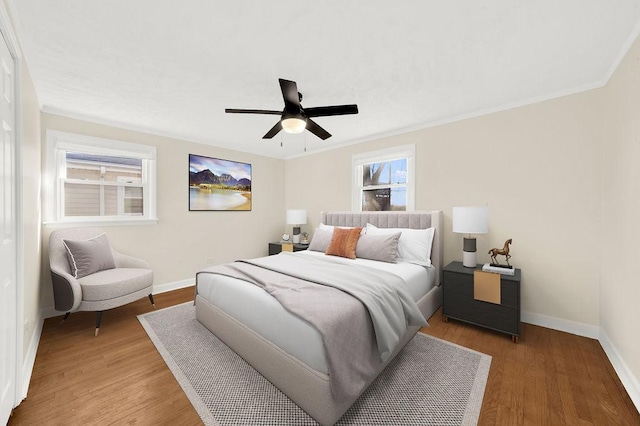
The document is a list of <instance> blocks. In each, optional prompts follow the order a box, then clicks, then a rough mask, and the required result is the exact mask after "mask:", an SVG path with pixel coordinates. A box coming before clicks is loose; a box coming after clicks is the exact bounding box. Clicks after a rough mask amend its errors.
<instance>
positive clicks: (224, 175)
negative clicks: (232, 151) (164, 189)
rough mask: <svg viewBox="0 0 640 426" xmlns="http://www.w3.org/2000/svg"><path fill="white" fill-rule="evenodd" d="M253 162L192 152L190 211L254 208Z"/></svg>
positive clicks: (190, 157) (244, 209)
mask: <svg viewBox="0 0 640 426" xmlns="http://www.w3.org/2000/svg"><path fill="white" fill-rule="evenodd" d="M251 172H252V170H251V164H249V163H242V162H239V161H233V160H224V159H221V158H215V157H207V156H204V155H198V154H189V211H251V209H252V203H251V183H252V175H251Z"/></svg>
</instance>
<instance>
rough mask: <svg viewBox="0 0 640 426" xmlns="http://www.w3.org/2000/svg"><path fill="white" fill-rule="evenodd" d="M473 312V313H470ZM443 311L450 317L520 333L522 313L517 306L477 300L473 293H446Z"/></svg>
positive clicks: (516, 333)
mask: <svg viewBox="0 0 640 426" xmlns="http://www.w3.org/2000/svg"><path fill="white" fill-rule="evenodd" d="M471 312H472V313H473V315H470V313H471ZM442 313H443V315H445V316H447V317H450V318H455V319H460V320H463V321H466V322H470V323H472V324H477V325H481V326H483V327H489V328H493V329H494V330H499V331H503V332H506V333H510V334H514V335H519V334H520V327H519V326H520V315H519V313H518V309H517V308H512V307H508V306H504V305H496V304H494V303H489V302H483V301H480V300H475V299H473V295H472V297H471V298H469V297H466V296H463V295H460V294H455V293H448V294H446V295H445V303H444V305H443V311H442Z"/></svg>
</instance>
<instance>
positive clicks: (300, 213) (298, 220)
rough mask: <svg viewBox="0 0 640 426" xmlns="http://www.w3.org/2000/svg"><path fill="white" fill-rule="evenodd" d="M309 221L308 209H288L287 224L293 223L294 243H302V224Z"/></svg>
mask: <svg viewBox="0 0 640 426" xmlns="http://www.w3.org/2000/svg"><path fill="white" fill-rule="evenodd" d="M306 223H307V211H306V210H287V225H293V243H294V244H299V243H300V225H305V224H306Z"/></svg>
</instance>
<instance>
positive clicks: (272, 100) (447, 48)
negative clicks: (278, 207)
mask: <svg viewBox="0 0 640 426" xmlns="http://www.w3.org/2000/svg"><path fill="white" fill-rule="evenodd" d="M9 7H10V12H11V13H12V14H13V15H14V19H15V21H16V27H17V32H18V37H19V38H20V40H21V42H22V47H23V53H24V56H25V58H26V62H27V65H28V67H29V70H30V72H31V75H32V78H33V80H34V84H35V87H36V91H37V93H38V97H39V101H40V103H41V105H42V108H43V110H44V111H47V112H52V113H57V114H63V115H68V116H71V117H79V118H83V119H88V120H90V121H97V122H101V123H107V124H112V125H116V126H120V127H125V128H130V129H135V130H141V131H145V132H149V133H154V134H160V135H167V136H173V137H177V138H180V139H186V140H191V141H195V142H200V143H207V144H212V145H218V146H224V147H228V148H232V149H236V150H240V151H247V152H253V153H257V154H263V155H268V156H273V157H279V158H290V157H293V156H297V155H300V154H303V153H304V147H305V144H306V147H307V152H313V151H317V150H322V149H326V148H327V147H329V148H330V147H335V146H338V145H344V144H349V143H353V142H361V141H367V140H372V139H375V138H377V137H380V136H384V135H391V134H396V133H400V132H404V131H407V130H412V129H418V128H421V127H426V126H429V125H433V124H435V123H442V122H447V121H451V120H455V119H459V118H463V117H469V116H474V115H479V114H482V113H486V112H490V111H496V110H500V109H504V108H508V107H511V106H514V105H522V104H526V103H529V102H533V101H537V100H542V99H547V98H551V97H555V96H560V95H564V94H568V93H573V92H577V91H581V90H585V89H588V88H593V87H598V86H601V85H602V84H604V83H606V81H607V79H608V78H609V77H610V75H611V73H612V71H613V70H614V69H615V67H616V66H617V64H618V62H619V61H620V59H621V58H622V56H623V55H624V53H625V52H626V50H627V49H628V47H629V45H630V44H631V43H632V42H633V40H634V38H635V36H636V35H637V34H638V25H637V24H638V23H639V22H640V2H639V1H637V0H615V1H612V0H561V1H558V0H537V1H525V0H485V1H470V0H450V1H435V0H405V1H382V0H375V1H372V0H357V1H354V0H352V1H344V0H329V1H327V0H325V1H321V2H317V1H311V0H278V1H271V2H266V1H262V0H244V1H225V2H220V1H211V0H181V1H179V2H176V1H169V0H135V1H132V0H103V1H87V0H56V1H46V0H9ZM278 78H286V79H290V80H294V81H296V82H297V83H298V89H299V90H300V92H302V94H303V95H304V100H303V102H302V104H303V106H305V107H314V106H324V105H335V104H348V103H357V104H358V107H359V110H360V113H359V114H358V115H347V116H342V117H319V118H317V119H315V121H316V122H317V123H318V124H320V125H321V126H323V127H324V128H325V129H326V130H327V131H329V132H330V133H332V134H333V137H331V138H329V139H327V140H326V141H321V140H320V139H318V138H317V137H315V136H314V135H313V134H311V133H308V132H305V133H303V134H301V135H289V134H285V133H284V132H280V134H278V135H277V136H276V137H275V138H274V139H272V140H270V141H269V140H263V139H261V138H262V135H264V134H265V133H266V132H267V131H268V130H269V129H270V128H271V127H272V126H273V125H274V124H275V122H276V121H277V120H278V117H277V116H269V115H239V114H225V113H224V109H225V108H255V109H276V110H280V109H282V108H283V101H282V95H281V93H280V88H279V85H278ZM281 143H282V145H283V146H281Z"/></svg>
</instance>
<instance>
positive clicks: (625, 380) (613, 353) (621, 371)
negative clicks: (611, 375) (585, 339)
mask: <svg viewBox="0 0 640 426" xmlns="http://www.w3.org/2000/svg"><path fill="white" fill-rule="evenodd" d="M598 340H599V341H600V344H601V345H602V349H604V352H605V353H606V354H607V357H608V358H609V361H611V365H613V369H614V370H616V373H618V377H619V378H620V381H621V382H622V385H623V386H624V388H625V389H626V391H627V393H628V394H629V397H630V398H631V401H633V404H634V405H635V406H636V408H637V409H638V411H640V382H638V379H637V378H636V377H635V376H634V375H633V373H632V372H631V369H630V368H629V366H628V365H627V363H626V362H624V360H623V359H622V357H621V356H620V353H618V351H617V349H616V347H615V346H613V343H612V342H611V339H609V336H608V335H607V333H605V331H604V330H603V329H602V328H601V329H600V338H599V339H598Z"/></svg>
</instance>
